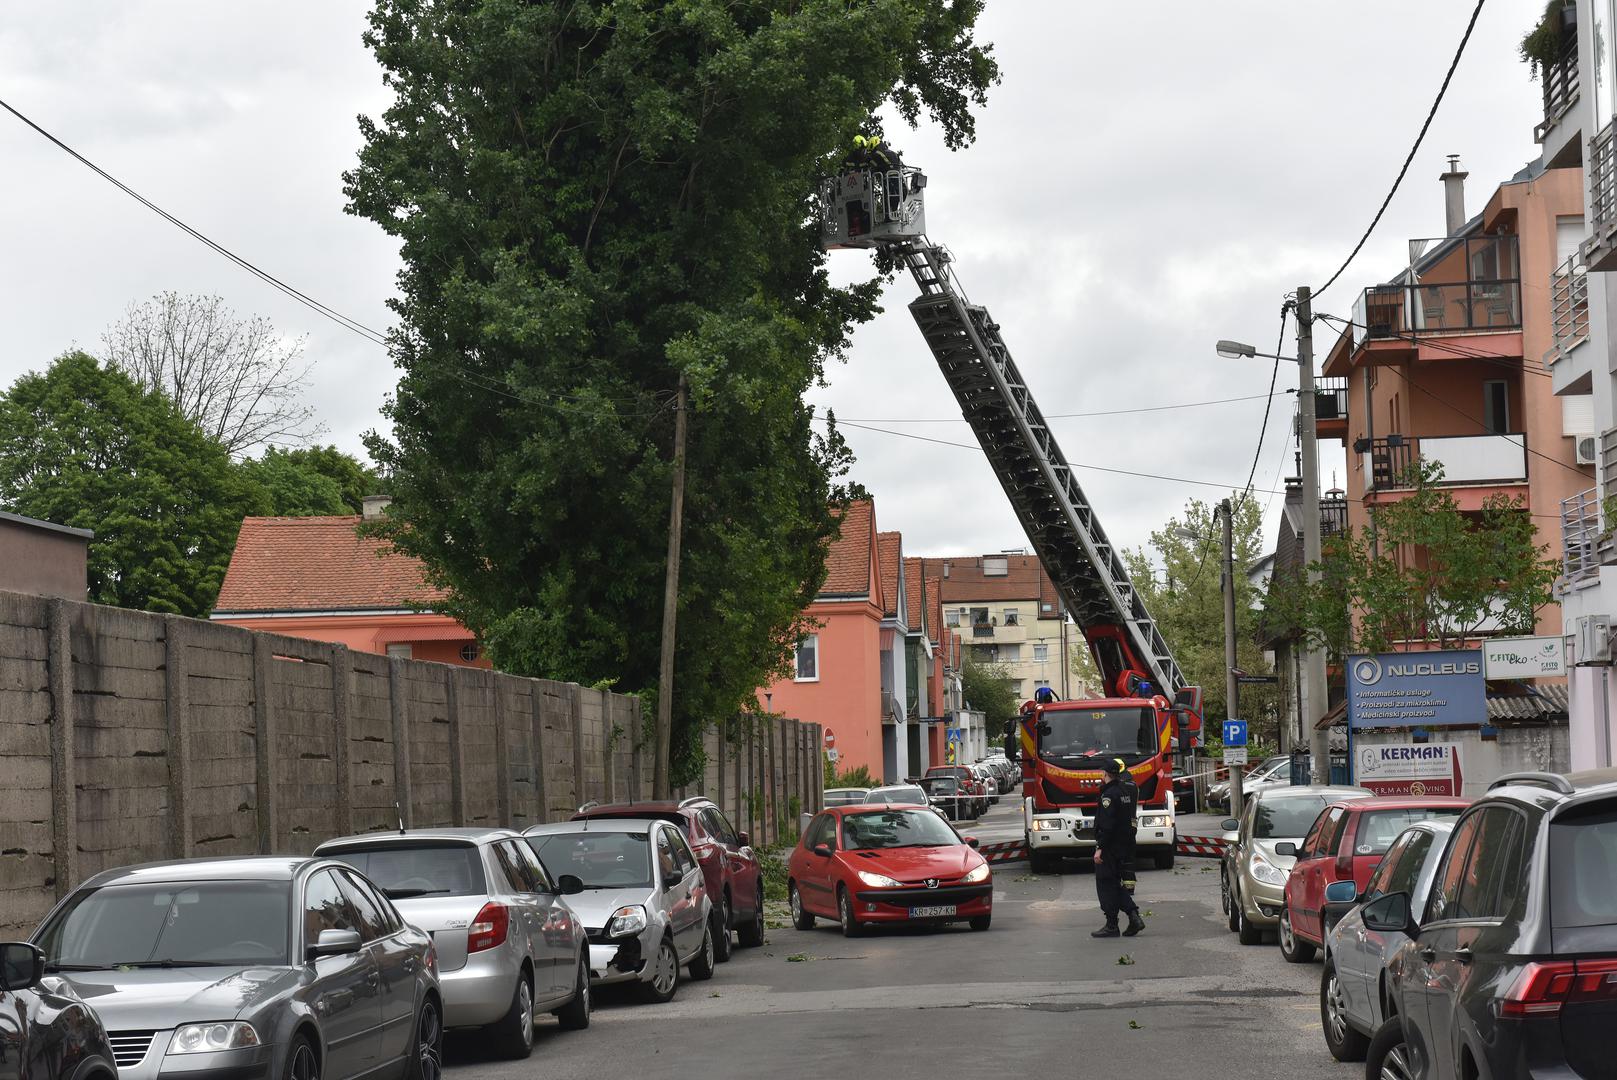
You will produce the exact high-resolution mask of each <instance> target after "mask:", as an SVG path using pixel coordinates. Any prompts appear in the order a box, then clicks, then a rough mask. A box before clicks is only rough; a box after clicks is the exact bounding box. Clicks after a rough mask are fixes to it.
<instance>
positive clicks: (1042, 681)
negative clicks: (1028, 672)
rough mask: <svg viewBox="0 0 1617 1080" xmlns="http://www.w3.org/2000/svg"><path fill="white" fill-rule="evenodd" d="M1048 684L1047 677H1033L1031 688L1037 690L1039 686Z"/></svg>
mask: <svg viewBox="0 0 1617 1080" xmlns="http://www.w3.org/2000/svg"><path fill="white" fill-rule="evenodd" d="M1049 685H1050V680H1049V679H1034V680H1033V689H1034V690H1038V689H1040V688H1041V687H1046V686H1049Z"/></svg>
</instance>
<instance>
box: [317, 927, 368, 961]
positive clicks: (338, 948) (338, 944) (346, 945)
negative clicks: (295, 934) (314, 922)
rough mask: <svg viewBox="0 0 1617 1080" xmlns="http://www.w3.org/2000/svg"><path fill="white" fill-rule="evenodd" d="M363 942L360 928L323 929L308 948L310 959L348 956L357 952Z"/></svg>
mask: <svg viewBox="0 0 1617 1080" xmlns="http://www.w3.org/2000/svg"><path fill="white" fill-rule="evenodd" d="M360 944H361V942H360V939H359V931H358V930H322V931H320V936H319V937H318V938H316V939H315V943H314V944H313V945H310V946H309V948H308V953H309V959H310V960H319V959H320V958H321V957H324V956H347V955H348V954H350V953H357V952H358V951H359V946H360Z"/></svg>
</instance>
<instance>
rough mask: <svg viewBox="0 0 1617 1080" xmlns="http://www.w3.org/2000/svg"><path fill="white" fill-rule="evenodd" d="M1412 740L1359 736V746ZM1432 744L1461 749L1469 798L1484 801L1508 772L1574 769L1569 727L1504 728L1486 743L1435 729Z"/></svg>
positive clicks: (1475, 735) (1377, 734)
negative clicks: (1490, 787) (1493, 784)
mask: <svg viewBox="0 0 1617 1080" xmlns="http://www.w3.org/2000/svg"><path fill="white" fill-rule="evenodd" d="M1408 741H1409V737H1408V736H1407V735H1406V734H1403V733H1398V732H1368V733H1364V734H1360V733H1358V732H1355V733H1354V735H1353V744H1354V745H1355V746H1361V745H1362V746H1371V745H1375V744H1378V743H1406V742H1408ZM1431 741H1432V742H1434V743H1452V744H1454V745H1455V746H1458V747H1459V748H1460V770H1461V774H1462V777H1463V779H1464V781H1465V789H1464V790H1463V791H1462V792H1460V794H1461V795H1463V796H1464V797H1465V798H1468V799H1476V798H1480V797H1481V796H1482V795H1483V794H1484V793H1485V792H1486V791H1487V790H1488V785H1489V784H1491V783H1493V782H1494V781H1495V780H1497V779H1498V778H1499V777H1500V776H1502V775H1503V774H1505V773H1508V772H1524V771H1529V770H1531V771H1535V772H1557V773H1559V772H1567V771H1568V770H1569V769H1570V768H1571V760H1572V743H1571V739H1570V737H1569V735H1568V732H1567V725H1565V724H1550V725H1546V726H1544V727H1502V728H1500V729H1499V737H1498V738H1497V739H1494V740H1489V741H1486V742H1484V741H1483V738H1482V735H1481V733H1480V732H1477V731H1474V730H1473V731H1448V730H1446V729H1443V728H1433V729H1432V739H1431Z"/></svg>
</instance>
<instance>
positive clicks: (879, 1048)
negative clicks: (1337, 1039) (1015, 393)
mask: <svg viewBox="0 0 1617 1080" xmlns="http://www.w3.org/2000/svg"><path fill="white" fill-rule="evenodd" d="M1015 813H1016V810H1015V807H1014V806H1013V805H1011V804H1010V802H1009V800H1005V801H1002V803H1001V805H1000V806H999V807H996V808H995V809H994V810H992V811H990V813H989V814H988V815H987V817H985V819H984V822H983V824H984V825H985V826H987V825H994V824H997V819H998V818H1000V817H1001V816H1005V815H1014V814H1015ZM964 831H966V832H968V833H970V832H972V830H971V829H970V828H967V829H965V830H964ZM995 884H996V889H995V894H994V907H995V913H994V925H993V928H992V929H990V930H988V931H986V932H984V933H973V932H972V931H970V930H968V929H966V928H965V927H964V926H961V927H959V928H948V929H943V930H920V929H917V930H897V931H885V932H880V933H878V934H877V935H875V936H869V937H862V938H856V939H853V940H847V939H844V938H843V937H842V936H841V934H840V933H839V932H838V931H837V930H836V929H835V928H834V927H833V926H832V925H831V924H830V923H822V924H821V925H820V926H819V927H818V928H817V929H815V930H812V931H807V932H800V931H797V930H793V929H790V928H771V929H770V931H769V934H768V944H766V945H765V946H764V947H762V948H759V949H751V950H748V949H737V950H736V952H735V954H734V959H732V960H731V961H730V962H729V963H727V964H723V965H720V967H719V969H718V974H717V975H716V976H715V977H714V978H713V979H712V980H710V981H708V982H701V983H698V982H685V983H683V984H682V985H681V986H680V988H679V992H678V995H677V996H676V997H675V998H674V1000H673V1001H672V1002H669V1003H668V1004H666V1005H660V1006H656V1005H640V1004H636V1003H634V1002H632V1001H631V1000H628V999H626V998H623V997H621V996H616V997H609V996H608V995H606V994H604V993H603V994H600V995H598V996H597V1008H596V1012H595V1017H594V1022H593V1024H592V1026H591V1027H590V1029H589V1030H587V1031H582V1032H564V1031H562V1030H560V1028H559V1027H557V1025H556V1023H555V1022H554V1021H553V1020H547V1022H546V1023H544V1024H542V1025H541V1026H540V1028H539V1030H538V1037H537V1040H536V1044H535V1048H534V1056H533V1058H531V1059H530V1060H528V1061H525V1062H510V1061H499V1060H495V1059H491V1058H489V1057H487V1056H486V1054H485V1052H484V1050H483V1041H482V1040H480V1039H479V1038H478V1036H476V1035H475V1034H462V1035H455V1034H452V1035H451V1038H450V1041H449V1044H448V1047H447V1050H448V1062H447V1065H448V1068H447V1072H448V1074H449V1076H448V1080H485V1078H487V1080H517V1078H522V1080H527V1078H529V1077H532V1076H534V1075H536V1074H539V1073H540V1071H541V1070H542V1074H543V1075H544V1076H546V1077H547V1078H550V1077H554V1078H557V1080H566V1078H574V1077H576V1078H580V1080H582V1078H586V1077H588V1078H590V1080H600V1078H602V1077H607V1076H615V1075H623V1076H629V1077H632V1078H636V1080H651V1078H661V1077H673V1076H694V1077H701V1078H702V1080H722V1078H729V1077H746V1078H748V1080H757V1078H761V1077H842V1076H879V1077H883V1078H885V1080H904V1078H912V1077H913V1078H926V1080H939V1078H951V1077H960V1076H973V1077H975V1076H979V1075H981V1076H990V1075H991V1076H1004V1075H1023V1076H1041V1077H1042V1076H1064V1077H1070V1076H1094V1075H1101V1074H1102V1072H1101V1071H1102V1070H1105V1069H1108V1068H1109V1067H1115V1071H1113V1072H1111V1073H1110V1075H1113V1076H1125V1075H1126V1076H1141V1075H1149V1076H1162V1077H1173V1078H1182V1077H1196V1078H1203V1077H1205V1078H1223V1077H1259V1078H1262V1077H1275V1078H1277V1080H1281V1078H1283V1080H1306V1078H1309V1077H1340V1078H1346V1077H1350V1076H1359V1075H1362V1072H1363V1066H1362V1065H1361V1066H1350V1065H1339V1064H1337V1063H1336V1062H1334V1061H1333V1060H1332V1059H1331V1057H1330V1055H1329V1053H1327V1051H1326V1050H1325V1045H1324V1042H1323V1040H1322V1038H1321V1036H1320V1030H1319V1010H1318V985H1319V976H1320V966H1319V964H1318V962H1315V963H1312V964H1303V965H1292V964H1287V963H1285V962H1284V961H1283V960H1282V959H1281V958H1280V953H1279V950H1278V948H1276V947H1275V946H1274V945H1272V944H1270V945H1264V946H1259V947H1246V948H1243V947H1242V946H1241V945H1239V944H1238V943H1237V942H1236V940H1235V935H1233V934H1231V933H1229V932H1228V931H1227V930H1226V929H1225V927H1224V921H1223V918H1222V916H1221V915H1220V913H1219V906H1218V874H1217V869H1216V866H1215V864H1214V863H1213V862H1212V860H1203V859H1184V860H1181V861H1180V864H1179V866H1178V867H1176V868H1175V869H1174V870H1171V871H1145V872H1142V873H1141V875H1140V884H1139V892H1138V899H1139V901H1140V905H1141V908H1142V909H1143V910H1145V911H1147V912H1148V913H1149V917H1148V919H1147V929H1146V931H1145V932H1144V933H1142V934H1141V935H1140V936H1139V937H1136V938H1133V939H1128V938H1118V939H1110V940H1099V941H1097V940H1093V939H1091V938H1090V937H1089V931H1090V930H1092V929H1094V928H1095V927H1096V926H1098V925H1099V924H1100V922H1101V917H1100V915H1099V910H1098V908H1097V906H1096V904H1095V890H1094V878H1093V876H1092V874H1091V873H1090V872H1089V871H1088V870H1087V869H1084V868H1082V867H1080V866H1078V865H1077V864H1072V865H1071V866H1069V867H1068V868H1067V870H1066V872H1065V873H1062V874H1059V875H1053V876H1043V877H1037V878H1035V877H1032V876H1031V875H1030V874H1029V873H1028V872H1027V871H1026V869H1025V868H1024V867H1023V866H1022V865H1021V864H1013V865H1011V866H1009V867H1006V868H1002V869H1000V870H996V872H995ZM1125 956H1127V957H1129V958H1130V959H1131V960H1132V961H1133V962H1132V963H1131V964H1126V965H1125V964H1122V963H1120V962H1119V961H1120V958H1122V957H1125ZM1021 1067H1026V1068H1027V1070H1028V1071H1027V1072H1023V1073H1017V1072H1016V1071H1015V1070H1018V1069H1019V1068H1021Z"/></svg>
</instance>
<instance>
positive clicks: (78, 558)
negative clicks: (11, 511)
mask: <svg viewBox="0 0 1617 1080" xmlns="http://www.w3.org/2000/svg"><path fill="white" fill-rule="evenodd" d="M88 544H89V540H88V538H87V537H84V536H76V535H73V534H71V533H66V532H59V531H57V530H55V529H50V528H42V527H40V526H38V525H30V524H27V523H26V522H24V521H18V520H14V519H13V518H12V516H11V515H6V514H0V589H7V590H11V591H14V592H25V593H34V594H36V595H38V596H60V597H64V598H66V599H68V600H83V599H84V597H85V596H86V595H87V593H88V592H89V589H88V585H87V581H88V558H89V555H88Z"/></svg>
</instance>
